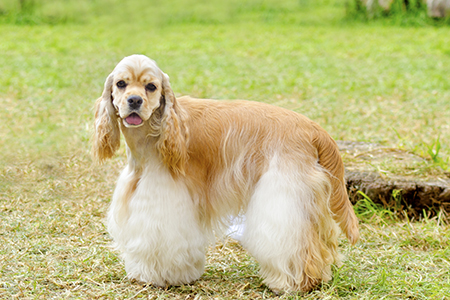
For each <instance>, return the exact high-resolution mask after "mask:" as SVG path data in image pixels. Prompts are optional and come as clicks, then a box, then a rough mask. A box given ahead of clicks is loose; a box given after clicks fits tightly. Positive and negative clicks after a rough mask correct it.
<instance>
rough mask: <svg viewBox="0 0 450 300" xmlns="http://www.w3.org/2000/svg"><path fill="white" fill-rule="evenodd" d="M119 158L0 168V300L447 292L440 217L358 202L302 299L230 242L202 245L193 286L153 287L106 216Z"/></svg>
mask: <svg viewBox="0 0 450 300" xmlns="http://www.w3.org/2000/svg"><path fill="white" fill-rule="evenodd" d="M123 165H124V158H123V157H122V156H119V157H116V158H115V159H114V160H112V161H111V162H110V163H108V164H106V165H103V166H93V165H92V162H91V160H90V158H89V157H88V156H87V153H86V152H80V153H77V154H76V155H73V156H70V157H60V158H55V157H53V158H48V159H45V160H37V161H28V162H18V163H15V164H14V163H13V164H10V165H8V166H7V167H4V168H3V169H2V170H1V173H0V174H1V182H2V184H3V186H2V192H1V194H0V211H1V215H2V218H1V231H0V243H1V245H2V246H1V248H0V249H1V250H0V270H1V277H0V298H5V299H125V298H126V299H137V298H139V299H141V298H143V299H273V298H279V299H290V298H297V297H301V298H304V299H336V298H346V299H356V298H357V299H373V298H388V299H394V298H403V299H407V298H409V299H444V298H445V297H450V261H449V259H448V258H449V257H450V250H449V249H450V242H449V241H450V226H449V225H448V223H446V222H445V218H444V216H443V215H440V216H439V217H436V218H434V219H431V220H429V219H425V220H423V221H421V222H415V223H410V222H407V221H399V220H397V219H391V218H389V217H387V215H386V214H385V213H384V212H383V211H382V209H379V208H376V207H371V206H370V204H369V206H367V205H366V206H361V207H357V211H359V212H361V211H362V212H364V213H363V214H360V217H362V218H363V222H362V225H361V233H362V234H361V237H362V238H361V241H360V242H359V243H358V244H357V245H356V246H355V247H351V246H349V245H348V244H347V242H346V241H345V240H342V245H341V247H342V252H343V253H344V254H345V255H346V257H347V260H346V262H345V263H344V265H343V266H342V267H341V268H335V269H334V278H333V280H332V281H331V282H330V283H326V284H323V285H322V286H321V287H319V288H318V289H317V290H315V291H313V292H311V293H309V294H305V295H292V294H288V295H281V296H276V295H275V294H273V293H272V292H271V291H270V290H268V289H267V287H266V286H265V285H264V284H262V281H261V279H260V278H259V277H258V274H257V272H258V264H257V262H256V261H255V260H254V259H253V258H252V257H251V256H249V255H248V253H247V252H246V251H245V250H244V249H242V248H241V247H240V245H239V244H238V243H236V242H234V241H233V240H231V239H225V240H223V241H218V243H217V244H216V245H214V246H211V248H210V249H209V251H208V254H207V266H206V270H205V273H204V275H203V276H202V277H201V278H200V280H198V281H197V282H195V283H194V284H192V285H184V286H180V287H167V288H165V289H164V288H155V287H152V286H143V285H141V284H139V283H137V282H133V281H130V280H128V279H127V278H126V274H125V271H124V267H123V263H122V262H121V260H120V259H119V258H118V256H117V253H114V252H113V251H111V249H110V248H109V244H110V238H109V236H108V234H107V232H106V230H105V226H104V224H103V220H104V217H105V213H106V209H107V207H108V202H109V199H110V196H111V194H112V190H113V187H114V182H115V180H116V176H117V175H118V172H119V170H120V169H121V168H122V167H123Z"/></svg>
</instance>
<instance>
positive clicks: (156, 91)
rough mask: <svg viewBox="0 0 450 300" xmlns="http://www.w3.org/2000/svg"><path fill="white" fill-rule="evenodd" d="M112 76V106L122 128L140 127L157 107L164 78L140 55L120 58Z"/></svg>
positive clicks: (152, 64)
mask: <svg viewBox="0 0 450 300" xmlns="http://www.w3.org/2000/svg"><path fill="white" fill-rule="evenodd" d="M112 75H113V78H112V86H111V96H112V104H113V106H114V108H115V109H116V111H117V112H118V115H119V117H120V118H121V119H122V123H123V125H124V126H126V127H139V126H141V125H143V124H144V123H145V122H146V121H147V120H148V119H149V118H150V117H151V115H152V113H153V112H154V111H155V109H157V108H158V107H159V106H160V102H161V99H162V96H163V81H164V76H167V75H165V74H164V73H163V72H162V71H161V70H160V69H159V68H158V66H157V65H156V63H155V62H154V61H153V60H151V59H149V58H147V57H146V56H143V55H132V56H129V57H126V58H124V59H123V60H122V61H121V62H120V63H119V64H118V65H117V66H116V68H115V69H114V71H113V73H112Z"/></svg>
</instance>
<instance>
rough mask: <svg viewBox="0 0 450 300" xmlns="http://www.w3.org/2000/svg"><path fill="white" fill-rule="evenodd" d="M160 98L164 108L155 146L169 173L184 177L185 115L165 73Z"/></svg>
mask: <svg viewBox="0 0 450 300" xmlns="http://www.w3.org/2000/svg"><path fill="white" fill-rule="evenodd" d="M162 97H163V98H162V101H161V106H164V107H163V108H162V109H163V116H162V120H161V136H160V138H159V141H158V143H157V145H156V146H157V148H158V150H159V153H160V154H161V157H162V160H163V162H164V163H165V164H166V166H167V167H168V168H169V170H170V171H171V173H172V174H173V175H175V176H178V175H184V174H185V166H186V162H187V160H188V152H187V142H188V128H187V127H186V124H185V120H186V118H187V115H186V112H185V111H184V109H183V108H182V107H181V106H180V105H179V104H178V101H177V99H176V98H175V94H174V93H173V91H172V89H171V87H170V83H169V76H167V75H166V74H165V73H163V82H162Z"/></svg>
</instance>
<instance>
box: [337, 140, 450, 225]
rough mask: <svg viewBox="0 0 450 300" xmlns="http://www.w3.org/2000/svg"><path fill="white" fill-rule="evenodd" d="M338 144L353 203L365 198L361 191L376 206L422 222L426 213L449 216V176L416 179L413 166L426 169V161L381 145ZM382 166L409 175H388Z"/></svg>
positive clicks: (445, 174) (406, 152)
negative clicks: (442, 212) (441, 213)
mask: <svg viewBox="0 0 450 300" xmlns="http://www.w3.org/2000/svg"><path fill="white" fill-rule="evenodd" d="M337 143H338V146H339V150H340V152H341V155H342V156H343V159H344V164H345V177H346V181H347V188H348V193H349V197H350V201H351V202H352V203H356V202H357V201H358V200H360V199H361V198H362V197H363V196H362V195H361V194H360V193H359V192H358V191H361V192H363V193H364V194H366V195H367V196H368V197H369V198H370V199H371V200H372V201H373V202H374V203H379V204H382V205H383V206H385V207H388V208H393V209H395V210H397V211H406V212H407V213H408V215H409V216H410V217H415V218H420V217H421V216H423V215H424V212H425V214H427V215H428V216H434V215H436V214H437V213H438V212H439V211H440V210H444V211H446V212H450V174H449V173H448V172H442V173H441V174H439V176H436V175H434V176H428V177H424V176H423V174H422V175H421V176H414V166H418V165H420V164H422V165H423V163H424V162H426V159H425V158H423V157H420V156H418V155H415V154H413V153H410V152H408V151H405V150H400V149H394V148H389V147H384V146H381V145H378V144H372V143H362V142H344V141H338V142H337ZM383 165H384V166H386V165H389V166H394V169H398V170H409V174H395V172H393V171H391V172H389V171H385V170H383ZM400 173H402V172H400ZM403 173H404V172H403ZM407 173H408V172H407Z"/></svg>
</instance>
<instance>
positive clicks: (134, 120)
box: [123, 113, 144, 127]
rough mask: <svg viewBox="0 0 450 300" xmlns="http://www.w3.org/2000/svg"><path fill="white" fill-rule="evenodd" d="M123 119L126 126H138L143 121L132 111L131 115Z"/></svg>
mask: <svg viewBox="0 0 450 300" xmlns="http://www.w3.org/2000/svg"><path fill="white" fill-rule="evenodd" d="M123 121H124V125H125V126H127V127H138V126H141V125H142V124H143V123H144V121H143V120H142V118H141V117H140V116H139V115H138V114H137V113H132V114H131V115H129V116H128V117H126V118H125V119H123Z"/></svg>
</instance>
